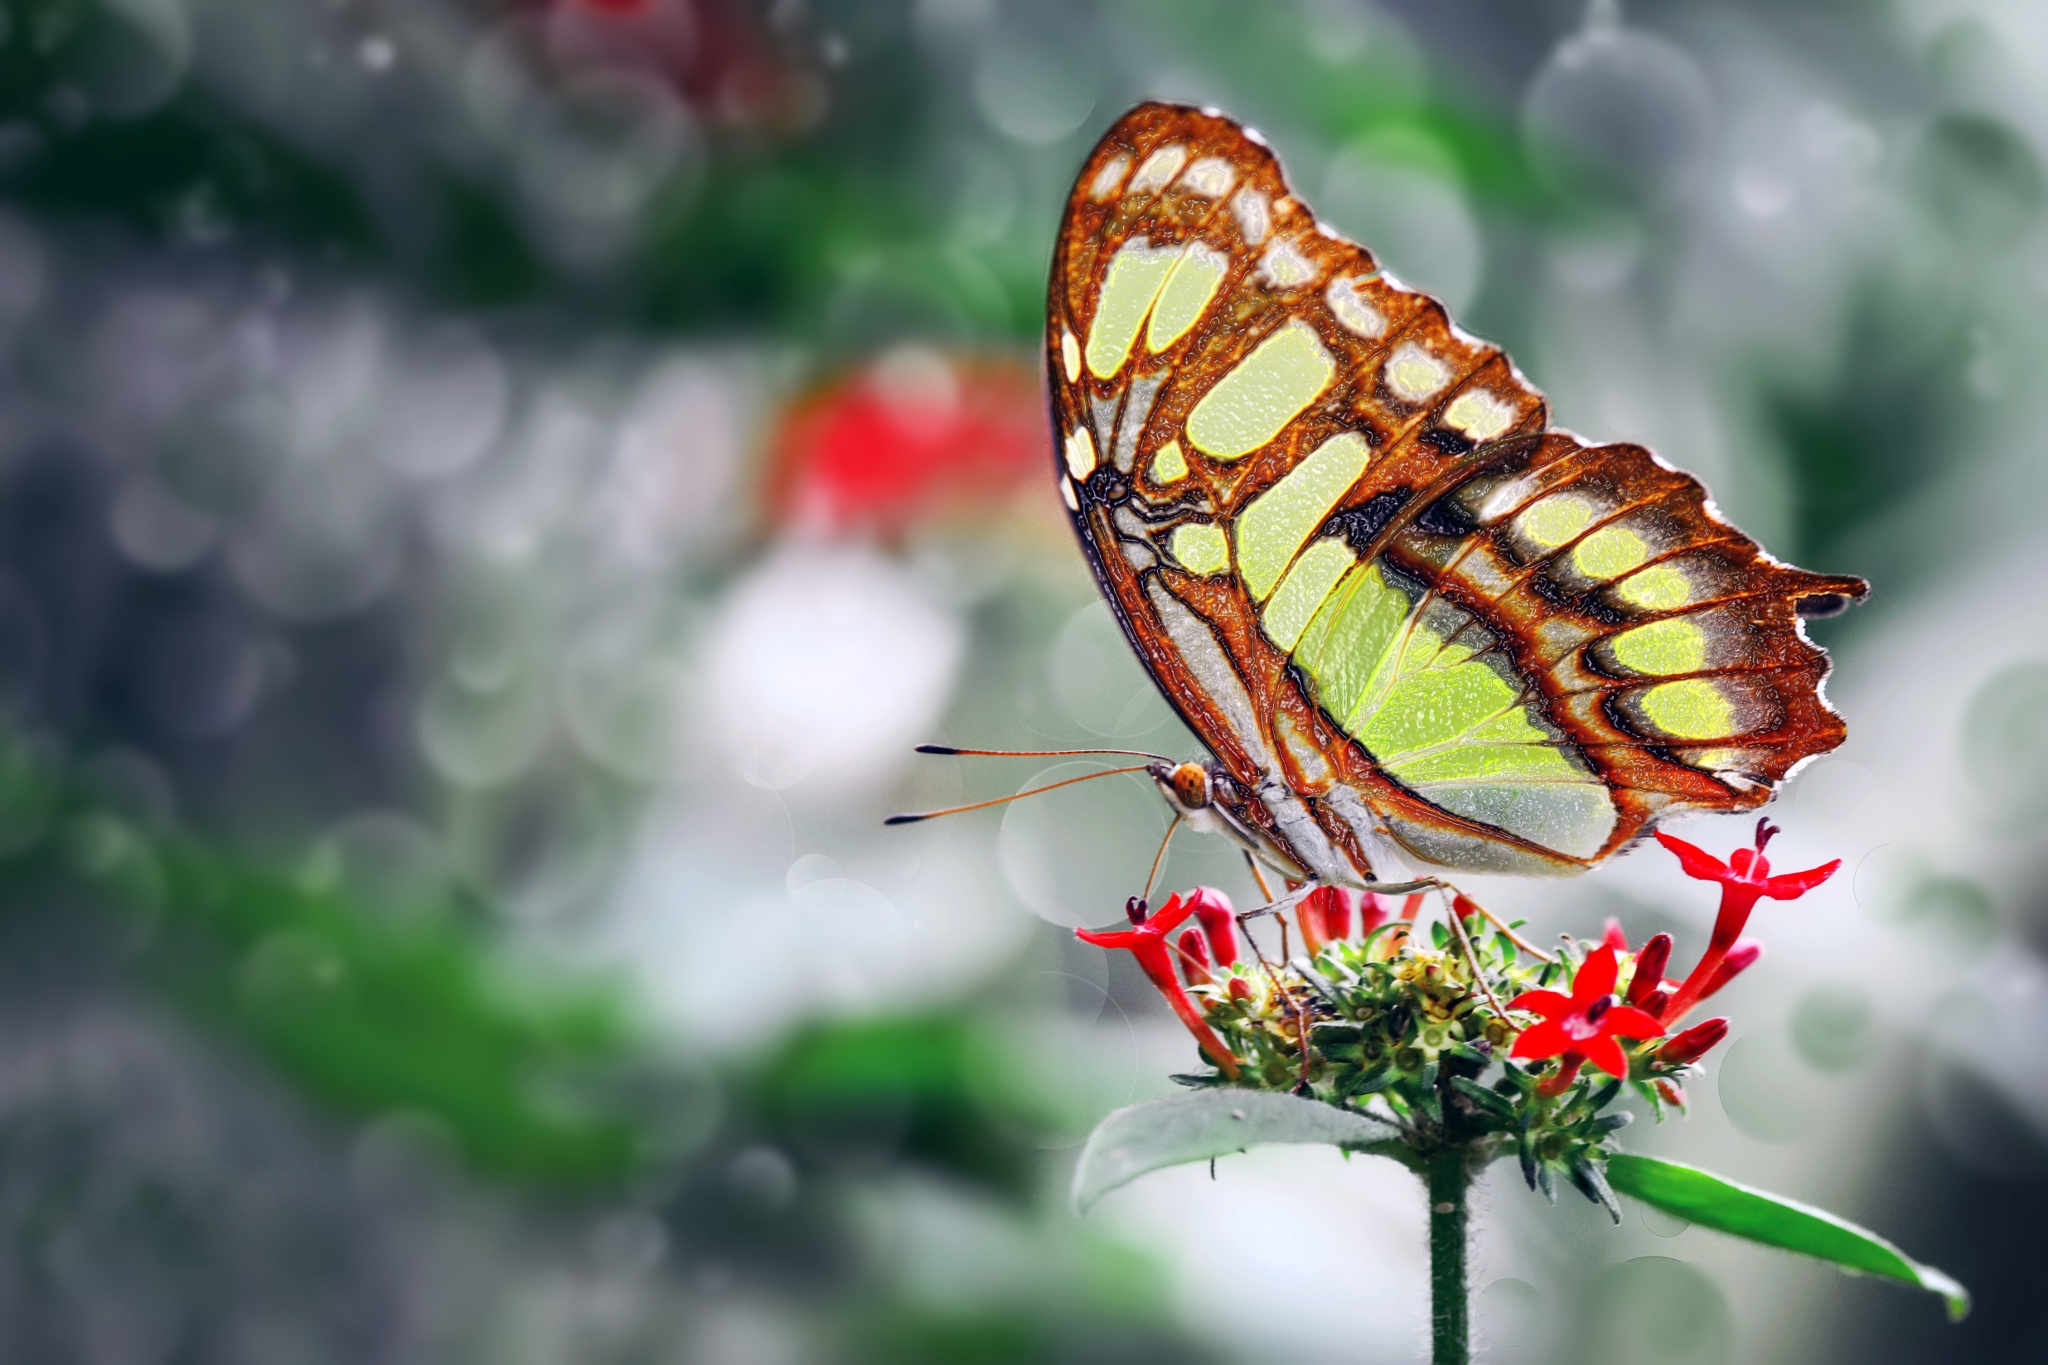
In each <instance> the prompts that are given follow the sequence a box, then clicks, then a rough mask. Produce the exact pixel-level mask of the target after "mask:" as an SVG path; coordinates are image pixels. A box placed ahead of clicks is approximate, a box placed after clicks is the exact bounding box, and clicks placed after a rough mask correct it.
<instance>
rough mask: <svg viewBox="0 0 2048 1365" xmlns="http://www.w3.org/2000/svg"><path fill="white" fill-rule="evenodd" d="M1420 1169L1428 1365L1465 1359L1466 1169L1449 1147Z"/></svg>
mask: <svg viewBox="0 0 2048 1365" xmlns="http://www.w3.org/2000/svg"><path fill="white" fill-rule="evenodd" d="M1423 1175H1424V1179H1425V1180H1426V1181H1427V1182H1428V1185H1429V1337H1430V1357H1429V1358H1430V1362H1431V1365H1467V1362H1468V1361H1469V1360H1470V1359H1471V1349H1470V1346H1469V1341H1468V1339H1469V1337H1470V1324H1469V1320H1468V1319H1469V1314H1468V1312H1467V1307H1466V1301H1465V1296H1466V1285H1465V1242H1466V1213H1465V1192H1466V1189H1467V1187H1468V1186H1469V1185H1470V1184H1471V1180H1472V1176H1471V1169H1470V1167H1469V1166H1468V1165H1467V1164H1466V1154H1465V1152H1464V1151H1463V1150H1462V1149H1461V1148H1457V1147H1449V1148H1446V1149H1444V1150H1443V1151H1440V1152H1437V1153H1436V1154H1434V1155H1433V1156H1431V1157H1430V1158H1429V1159H1428V1163H1427V1165H1426V1166H1425V1167H1424V1171H1423Z"/></svg>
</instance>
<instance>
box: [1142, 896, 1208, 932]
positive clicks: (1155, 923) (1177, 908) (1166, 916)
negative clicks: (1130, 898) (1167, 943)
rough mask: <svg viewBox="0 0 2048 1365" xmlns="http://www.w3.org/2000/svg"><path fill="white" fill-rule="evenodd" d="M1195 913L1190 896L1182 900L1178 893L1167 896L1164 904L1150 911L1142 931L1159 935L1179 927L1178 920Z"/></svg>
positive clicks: (1193, 902)
mask: <svg viewBox="0 0 2048 1365" xmlns="http://www.w3.org/2000/svg"><path fill="white" fill-rule="evenodd" d="M1194 913H1195V900H1194V897H1192V896H1190V897H1188V898H1187V899H1186V900H1182V899H1181V898H1180V897H1179V896H1178V895H1173V896H1168V897H1167V898H1166V904H1164V905H1162V906H1160V907H1159V908H1158V909H1157V910H1155V911H1153V912H1152V915H1151V917H1150V918H1149V919H1147V920H1146V921H1145V924H1144V929H1143V932H1145V933H1148V934H1158V935H1159V936H1161V937H1164V936H1165V935H1167V934H1169V933H1171V932H1172V931H1173V930H1175V929H1177V928H1179V927H1180V922H1181V921H1182V920H1184V919H1186V918H1187V917H1188V916H1189V915H1192V914H1194Z"/></svg>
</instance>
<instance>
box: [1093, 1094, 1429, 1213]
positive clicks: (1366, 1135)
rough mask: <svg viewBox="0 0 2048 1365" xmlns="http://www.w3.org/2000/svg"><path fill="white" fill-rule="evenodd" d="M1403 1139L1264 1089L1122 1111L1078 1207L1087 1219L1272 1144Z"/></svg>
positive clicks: (1389, 1128)
mask: <svg viewBox="0 0 2048 1365" xmlns="http://www.w3.org/2000/svg"><path fill="white" fill-rule="evenodd" d="M1398 1136H1399V1133H1398V1130H1397V1129H1395V1128H1394V1126H1393V1125H1392V1124H1390V1123H1386V1122H1383V1121H1382V1120H1379V1119H1375V1118H1368V1117H1367V1116H1365V1115H1364V1114H1354V1113H1350V1112H1349V1111H1347V1110H1343V1109H1339V1108H1337V1107H1336V1106H1335V1105H1330V1104H1323V1103H1321V1102H1320V1101H1317V1100H1304V1099H1297V1098H1296V1097H1294V1096H1292V1095H1275V1094H1270V1093H1267V1092H1264V1091H1257V1090H1210V1091H1206V1092H1203V1093H1201V1094H1194V1095H1174V1096H1171V1097H1169V1098H1167V1099H1163V1100H1150V1101H1147V1102H1146V1103H1144V1104H1134V1105H1131V1106H1130V1107H1129V1108H1126V1109H1119V1110H1117V1111H1116V1112H1115V1113H1114V1114H1111V1115H1110V1116H1109V1117H1108V1118H1106V1119H1104V1120H1103V1121H1102V1122H1101V1123H1099V1124H1097V1125H1096V1126H1095V1131H1094V1132H1093V1133H1090V1134H1089V1135H1088V1145H1087V1146H1085V1147H1083V1148H1082V1149H1081V1160H1080V1162H1079V1164H1078V1165H1076V1166H1075V1168H1074V1207H1075V1209H1076V1210H1078V1211H1079V1212H1081V1213H1086V1212H1087V1211H1088V1210H1089V1209H1090V1208H1092V1207H1093V1206H1094V1204H1095V1202H1096V1201H1097V1200H1098V1199H1100V1198H1102V1196H1103V1195H1105V1194H1108V1193H1109V1192H1110V1191H1111V1190H1114V1189H1117V1188H1119V1187H1120V1186H1123V1185H1128V1184H1129V1183H1130V1182H1131V1181H1133V1180H1136V1179H1137V1178H1138V1177H1139V1176H1141V1175H1144V1174H1145V1173H1146V1172H1147V1171H1156V1170H1158V1169H1160V1168H1161V1167H1163V1166H1178V1165H1180V1164H1182V1163H1183V1162H1189V1161H1207V1160H1209V1159H1210V1158H1211V1157H1218V1156H1224V1155H1227V1154H1229V1153H1231V1152H1241V1151H1243V1150H1244V1149H1245V1148H1247V1147H1254V1146H1258V1145H1260V1144H1263V1143H1271V1142H1318V1143H1330V1144H1333V1145H1335V1146H1338V1147H1344V1148H1347V1149H1350V1150H1354V1151H1362V1150H1369V1149H1371V1148H1374V1147H1376V1146H1379V1145H1381V1144H1384V1143H1388V1142H1392V1141H1394V1140H1396V1139H1397V1138H1398Z"/></svg>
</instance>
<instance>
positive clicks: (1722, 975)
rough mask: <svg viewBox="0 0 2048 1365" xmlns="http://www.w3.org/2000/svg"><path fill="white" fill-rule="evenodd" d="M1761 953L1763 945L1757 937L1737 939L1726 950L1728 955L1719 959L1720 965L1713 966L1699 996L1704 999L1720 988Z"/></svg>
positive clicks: (1739, 973) (1753, 961)
mask: <svg viewBox="0 0 2048 1365" xmlns="http://www.w3.org/2000/svg"><path fill="white" fill-rule="evenodd" d="M1763 955H1764V945H1763V944H1762V943H1761V942H1760V941H1758V940H1757V939H1753V938H1742V939H1737V940H1736V941H1735V946H1734V947H1733V948H1730V949H1729V950H1728V956H1726V957H1724V958H1722V959H1721V965H1720V966H1718V967H1716V968H1714V974H1713V975H1712V976H1710V977H1708V978H1707V984H1706V986H1705V987H1704V988H1703V989H1702V990H1701V991H1700V994H1699V998H1700V999H1702V1000H1704V999H1706V998H1707V997H1708V996H1710V995H1712V994H1713V993H1714V992H1715V991H1718V990H1720V989H1721V988H1722V987H1723V986H1725V985H1727V984H1728V983H1729V982H1730V981H1733V980H1734V979H1735V978H1736V977H1738V976H1740V975H1741V974H1742V973H1743V972H1744V971H1746V970H1748V969H1749V968H1750V967H1751V966H1752V965H1754V964H1755V962H1756V960H1757V959H1758V958H1760V957H1762V956H1763Z"/></svg>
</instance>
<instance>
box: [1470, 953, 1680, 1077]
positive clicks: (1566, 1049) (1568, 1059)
mask: <svg viewBox="0 0 2048 1365" xmlns="http://www.w3.org/2000/svg"><path fill="white" fill-rule="evenodd" d="M1619 975H1620V965H1619V964H1618V963H1617V962H1616V961H1615V958H1614V949H1612V948H1610V947H1608V946H1606V945H1605V944H1602V945H1601V946H1600V947H1598V948H1595V949H1594V950H1593V951H1592V952H1590V953H1588V954H1587V955H1586V960H1585V961H1584V962H1583V963H1581V964H1580V965H1579V970H1578V972H1577V973H1576V974H1575V975H1574V976H1573V977H1572V993H1571V994H1570V995H1569V996H1566V995H1561V994H1559V993H1558V992H1557V991H1524V992H1523V993H1522V994H1520V995H1518V996H1516V997H1515V998H1514V999H1513V1000H1511V1001H1509V1002H1508V1008H1509V1009H1511V1010H1527V1011H1529V1012H1530V1013H1531V1014H1538V1015H1541V1016H1542V1017H1543V1022H1542V1023H1540V1024H1532V1025H1530V1026H1529V1027H1528V1028H1526V1029H1523V1030H1522V1036H1521V1037H1519V1038H1517V1039H1515V1048H1514V1051H1513V1053H1512V1054H1510V1055H1512V1056H1516V1057H1530V1058H1534V1057H1556V1056H1558V1055H1560V1054H1562V1055H1563V1057H1564V1062H1563V1065H1562V1069H1561V1070H1560V1071H1559V1073H1558V1074H1559V1076H1560V1077H1563V1078H1565V1079H1564V1081H1563V1084H1562V1085H1556V1084H1555V1082H1556V1081H1557V1079H1558V1078H1557V1077H1553V1078H1552V1080H1551V1082H1547V1083H1546V1093H1551V1094H1555V1093H1556V1092H1557V1091H1558V1090H1562V1089H1563V1088H1564V1086H1565V1085H1569V1084H1571V1081H1570V1077H1571V1076H1574V1075H1576V1074H1577V1073H1578V1069H1579V1064H1580V1063H1581V1062H1585V1061H1590V1062H1592V1063H1593V1065H1595V1066H1597V1067H1599V1068H1600V1069H1601V1070H1602V1071H1605V1072H1606V1073H1607V1074H1608V1075H1610V1076H1615V1077H1618V1078H1622V1079H1626V1078H1627V1076H1628V1058H1627V1057H1626V1056H1624V1055H1623V1053H1622V1050H1621V1044H1620V1043H1619V1042H1617V1041H1615V1040H1616V1039H1617V1038H1656V1037H1660V1036H1661V1035H1662V1034H1663V1032H1664V1026H1663V1025H1662V1024H1660V1023H1658V1022H1657V1021H1656V1020H1655V1019H1653V1018H1652V1017H1651V1016H1650V1015H1648V1014H1646V1013H1644V1012H1643V1011H1642V1010H1639V1009H1637V1008H1635V1007H1634V1006H1633V1005H1623V1004H1618V1003H1616V1001H1615V999H1614V982H1615V978H1616V977H1617V976H1619ZM1552 1085H1554V1086H1555V1088H1554V1089H1552V1088H1549V1087H1550V1086H1552Z"/></svg>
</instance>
